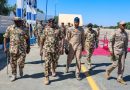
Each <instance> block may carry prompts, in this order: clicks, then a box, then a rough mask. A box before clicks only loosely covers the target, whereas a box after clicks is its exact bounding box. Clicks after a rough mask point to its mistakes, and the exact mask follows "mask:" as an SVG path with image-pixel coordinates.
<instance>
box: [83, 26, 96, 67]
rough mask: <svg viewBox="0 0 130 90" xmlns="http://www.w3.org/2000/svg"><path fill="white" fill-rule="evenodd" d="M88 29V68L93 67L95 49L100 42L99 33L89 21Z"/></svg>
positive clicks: (86, 43)
mask: <svg viewBox="0 0 130 90" xmlns="http://www.w3.org/2000/svg"><path fill="white" fill-rule="evenodd" d="M87 27H88V30H86V31H85V49H86V51H87V64H88V69H91V57H92V54H93V52H94V49H95V45H96V43H97V42H98V39H97V37H98V36H97V33H96V31H95V30H93V29H92V27H93V25H92V24H91V23H89V24H88V25H87Z"/></svg>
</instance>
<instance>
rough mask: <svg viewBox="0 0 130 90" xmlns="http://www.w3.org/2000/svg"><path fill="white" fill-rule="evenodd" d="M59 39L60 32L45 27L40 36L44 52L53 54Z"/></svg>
mask: <svg viewBox="0 0 130 90" xmlns="http://www.w3.org/2000/svg"><path fill="white" fill-rule="evenodd" d="M61 39H62V34H61V31H60V30H59V29H56V30H55V29H53V28H50V27H46V28H45V30H44V33H42V35H41V40H43V41H44V50H45V51H46V52H55V51H56V46H57V45H59V41H60V40H61Z"/></svg>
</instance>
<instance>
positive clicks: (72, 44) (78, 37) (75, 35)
mask: <svg viewBox="0 0 130 90" xmlns="http://www.w3.org/2000/svg"><path fill="white" fill-rule="evenodd" d="M79 23H80V19H79V18H78V17H75V19H74V27H72V28H69V29H68V30H67V33H66V40H67V41H68V48H69V50H68V56H67V65H66V72H68V70H69V65H70V64H71V62H72V60H73V59H74V57H76V73H75V75H76V78H77V80H80V79H81V78H80V76H79V75H80V70H81V52H82V51H83V50H84V30H83V28H81V27H80V26H79Z"/></svg>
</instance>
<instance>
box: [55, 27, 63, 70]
mask: <svg viewBox="0 0 130 90" xmlns="http://www.w3.org/2000/svg"><path fill="white" fill-rule="evenodd" d="M63 37H64V35H63V32H62V31H61V30H60V29H56V30H55V39H56V47H55V68H56V67H57V65H58V60H59V57H60V54H61V48H62V46H63V44H62V39H63Z"/></svg>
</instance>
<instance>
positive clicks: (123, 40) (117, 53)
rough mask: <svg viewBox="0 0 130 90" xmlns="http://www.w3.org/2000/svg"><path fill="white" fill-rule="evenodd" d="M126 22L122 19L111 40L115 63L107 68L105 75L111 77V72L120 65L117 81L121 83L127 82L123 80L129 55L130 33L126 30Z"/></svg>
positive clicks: (110, 47) (110, 45)
mask: <svg viewBox="0 0 130 90" xmlns="http://www.w3.org/2000/svg"><path fill="white" fill-rule="evenodd" d="M125 27H126V23H125V22H123V21H121V22H120V23H119V29H118V30H117V31H115V32H114V33H112V35H111V37H110V40H109V50H110V53H111V55H112V61H113V63H112V64H111V65H110V66H108V68H107V69H106V73H105V76H106V78H107V79H109V77H110V73H111V72H112V71H113V70H114V69H115V68H116V67H118V77H117V81H118V82H119V83H121V84H126V82H125V81H124V80H123V73H124V67H125V59H126V56H127V47H128V34H127V32H126V31H125Z"/></svg>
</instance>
